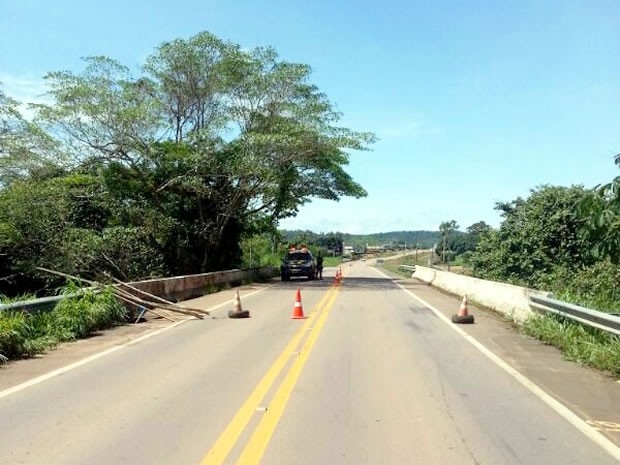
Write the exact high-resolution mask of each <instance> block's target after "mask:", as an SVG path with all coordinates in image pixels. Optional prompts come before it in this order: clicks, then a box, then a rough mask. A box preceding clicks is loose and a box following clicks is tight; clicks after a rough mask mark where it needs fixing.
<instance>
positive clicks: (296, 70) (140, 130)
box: [0, 32, 375, 296]
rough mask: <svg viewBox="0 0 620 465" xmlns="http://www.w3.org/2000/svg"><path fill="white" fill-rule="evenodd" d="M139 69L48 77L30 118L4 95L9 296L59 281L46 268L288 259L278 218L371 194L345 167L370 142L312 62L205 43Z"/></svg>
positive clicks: (206, 266) (89, 61)
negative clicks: (351, 124) (320, 202)
mask: <svg viewBox="0 0 620 465" xmlns="http://www.w3.org/2000/svg"><path fill="white" fill-rule="evenodd" d="M142 65H143V66H141V67H140V68H138V69H137V71H133V70H132V69H129V68H128V67H126V66H124V65H123V64H122V63H119V62H118V61H116V60H114V59H113V58H109V57H102V56H96V57H88V58H86V59H85V61H84V67H83V69H82V70H80V71H78V72H71V71H52V72H50V73H48V74H46V75H45V77H44V79H45V82H46V84H47V90H48V92H47V95H46V99H45V101H46V103H45V104H37V105H32V106H31V108H30V111H29V114H34V115H35V116H34V118H33V119H27V118H25V117H24V116H23V115H22V113H21V108H22V107H21V106H20V104H19V102H17V101H15V100H13V99H12V98H10V96H8V95H5V94H4V93H3V92H2V88H1V87H0V293H2V294H5V295H9V296H15V295H19V294H23V293H26V292H30V293H35V294H36V295H38V296H41V295H49V294H50V293H52V291H53V289H55V288H57V287H58V286H59V285H61V284H62V281H60V280H59V279H58V278H56V277H55V276H51V275H46V274H42V273H39V272H37V271H36V268H37V267H44V268H48V269H53V270H56V271H62V272H65V273H68V274H70V275H73V276H79V277H83V278H88V279H95V280H96V279H98V277H100V276H101V275H102V274H103V273H108V274H111V275H112V276H115V277H117V278H119V279H121V280H123V281H129V280H139V279H143V278H149V277H156V276H171V275H185V274H194V273H202V272H209V271H217V270H223V269H231V268H239V267H241V266H244V265H246V264H247V265H251V266H256V265H263V264H274V265H275V264H279V261H280V258H281V255H280V252H281V251H282V247H283V246H284V247H285V246H286V240H285V239H284V238H283V237H282V236H281V234H280V232H279V231H278V224H279V222H280V221H281V220H282V219H284V218H287V217H290V216H292V215H295V214H296V213H297V211H298V208H299V207H300V206H301V205H303V204H304V203H306V202H307V201H308V200H309V199H311V198H323V199H330V200H338V199H340V198H342V197H354V198H359V197H364V196H366V191H365V190H364V188H363V187H362V186H361V185H360V184H359V183H357V182H356V181H355V180H354V179H352V177H351V176H350V175H349V174H348V173H347V172H346V171H345V168H346V166H347V164H348V163H349V158H350V156H351V154H352V153H355V152H359V151H365V150H368V149H369V148H370V147H371V146H372V144H373V143H374V140H375V136H374V135H373V134H371V133H367V132H360V131H356V130H352V129H349V128H346V127H342V126H340V125H339V124H338V123H339V121H340V119H341V115H340V113H338V112H337V111H336V110H335V109H334V107H333V105H332V103H331V102H330V101H329V99H328V97H327V96H326V95H325V94H324V93H323V92H321V90H320V89H319V88H318V87H317V86H315V85H314V84H313V83H312V82H311V69H310V67H309V66H308V65H306V64H302V63H291V62H288V61H285V60H282V59H281V58H280V57H279V56H278V54H277V52H276V51H275V50H274V49H272V48H264V47H257V48H253V49H250V48H246V47H242V46H241V45H239V44H235V43H232V42H229V41H225V40H222V39H220V38H218V37H216V36H214V35H213V34H210V33H208V32H202V33H199V34H196V35H194V36H192V37H189V38H187V39H175V40H172V41H170V42H166V43H163V44H160V45H158V46H157V47H155V49H154V51H153V53H151V54H150V55H149V56H148V57H147V58H146V59H145V61H144V63H143V64H142Z"/></svg>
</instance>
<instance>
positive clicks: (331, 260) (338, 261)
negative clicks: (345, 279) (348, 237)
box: [323, 257, 342, 266]
mask: <svg viewBox="0 0 620 465" xmlns="http://www.w3.org/2000/svg"><path fill="white" fill-rule="evenodd" d="M339 265H342V257H323V266H339Z"/></svg>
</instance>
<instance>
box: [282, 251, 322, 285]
mask: <svg viewBox="0 0 620 465" xmlns="http://www.w3.org/2000/svg"><path fill="white" fill-rule="evenodd" d="M280 275H281V277H282V281H289V280H290V279H291V278H292V277H299V276H301V277H306V278H308V279H311V280H312V279H316V261H315V260H314V257H313V256H312V253H310V251H309V250H307V249H301V250H289V252H288V253H287V255H286V257H284V259H283V260H282V265H281V266H280Z"/></svg>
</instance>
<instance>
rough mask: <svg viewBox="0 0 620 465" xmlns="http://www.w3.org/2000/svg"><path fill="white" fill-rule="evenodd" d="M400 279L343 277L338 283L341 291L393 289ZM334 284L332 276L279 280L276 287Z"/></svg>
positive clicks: (309, 286)
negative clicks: (312, 279)
mask: <svg viewBox="0 0 620 465" xmlns="http://www.w3.org/2000/svg"><path fill="white" fill-rule="evenodd" d="M400 281H401V280H399V279H396V280H395V279H391V278H361V277H345V278H344V279H343V280H342V281H341V284H340V289H341V291H342V292H347V291H364V290H366V291H371V290H378V291H394V290H399V289H400V288H399V287H398V286H397V285H396V283H399V282H400ZM402 282H403V283H405V282H407V285H411V284H412V283H411V282H410V281H406V280H402ZM333 285H334V277H333V276H330V277H325V278H324V279H323V280H317V281H308V280H306V279H292V280H291V281H286V282H280V283H278V284H277V287H278V289H289V288H293V289H300V290H304V289H306V290H307V289H328V288H330V287H331V286H333Z"/></svg>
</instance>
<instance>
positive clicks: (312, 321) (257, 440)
mask: <svg viewBox="0 0 620 465" xmlns="http://www.w3.org/2000/svg"><path fill="white" fill-rule="evenodd" d="M338 289H339V288H338V287H331V288H330V289H329V290H328V291H327V292H326V293H325V295H324V296H323V297H322V298H321V300H320V301H319V303H318V304H317V306H316V307H315V308H314V310H313V311H312V312H310V314H309V318H308V319H307V320H305V321H304V324H303V325H302V326H301V328H300V329H299V331H297V333H295V335H294V336H293V338H292V339H291V340H290V341H289V343H288V344H287V346H286V347H285V348H284V350H283V351H282V353H280V355H279V356H278V358H277V359H276V361H275V362H274V363H273V365H272V366H271V367H270V368H269V370H267V373H265V376H263V378H262V379H261V380H260V381H259V382H258V384H257V385H256V387H255V388H254V390H253V391H252V393H251V394H250V396H249V397H248V398H247V399H246V401H245V402H244V403H243V405H242V406H241V408H240V409H239V411H238V412H237V414H236V415H235V416H234V418H233V419H232V420H231V421H230V423H229V424H228V426H227V427H226V429H224V431H223V432H222V434H221V435H220V437H219V438H218V439H217V441H216V442H215V444H214V445H213V447H212V448H211V450H209V452H208V453H207V455H206V456H205V457H204V458H203V459H202V461H201V462H200V465H222V463H224V460H226V458H227V457H228V454H229V453H230V451H231V450H232V448H233V447H234V446H235V444H236V442H237V440H238V439H239V437H240V436H241V434H242V433H243V431H244V430H245V428H246V427H247V425H248V423H249V422H250V420H251V419H252V417H253V415H254V414H255V413H256V409H257V407H258V406H259V405H260V402H262V401H263V399H264V398H265V396H266V395H267V393H268V392H269V390H270V389H271V387H272V386H273V384H274V382H275V381H276V379H277V378H278V376H279V375H280V373H281V372H282V370H283V369H284V367H285V366H286V365H287V362H288V361H289V359H290V357H291V356H292V355H297V358H296V359H295V360H294V361H293V363H292V365H291V367H290V369H289V370H288V372H287V373H286V376H285V377H284V379H283V380H282V382H281V383H280V385H279V387H278V389H277V391H276V393H275V395H274V397H273V399H272V400H271V403H270V404H269V407H268V408H267V410H266V411H265V412H264V413H263V417H262V418H261V420H260V422H259V423H258V425H257V427H256V429H255V430H254V433H253V434H252V436H251V437H250V439H249V441H248V443H247V445H246V446H245V448H244V449H243V452H242V453H241V456H240V458H239V460H238V461H237V465H257V464H258V463H260V460H261V458H262V456H263V454H264V453H265V450H266V449H267V445H268V444H269V441H270V439H271V436H272V435H273V432H274V431H275V428H276V425H277V423H278V420H279V419H280V417H281V416H282V413H283V412H284V408H285V407H286V403H287V402H288V399H289V398H290V396H291V393H292V392H293V388H294V387H295V384H296V383H297V380H298V379H299V376H300V375H301V372H302V370H303V367H304V365H305V364H306V361H307V360H308V357H309V356H310V352H311V351H312V348H313V347H314V344H315V343H316V341H317V339H318V337H319V334H320V332H321V329H322V328H323V326H324V325H325V321H326V320H327V315H328V314H329V311H330V309H331V308H332V306H333V305H334V301H335V300H336V297H337V295H338ZM306 335H307V337H306V340H305V342H304V344H303V346H302V348H301V349H300V350H298V352H296V349H297V347H298V346H299V344H300V343H301V342H302V340H303V338H304V336H306Z"/></svg>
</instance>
